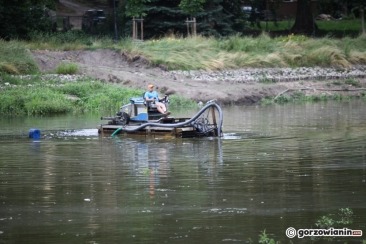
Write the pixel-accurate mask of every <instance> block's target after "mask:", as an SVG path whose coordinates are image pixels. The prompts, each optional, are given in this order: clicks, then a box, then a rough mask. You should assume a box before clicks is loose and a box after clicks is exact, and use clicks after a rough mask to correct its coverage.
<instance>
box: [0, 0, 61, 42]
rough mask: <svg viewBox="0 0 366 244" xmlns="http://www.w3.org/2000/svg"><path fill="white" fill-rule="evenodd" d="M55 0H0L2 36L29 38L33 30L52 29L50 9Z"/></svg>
mask: <svg viewBox="0 0 366 244" xmlns="http://www.w3.org/2000/svg"><path fill="white" fill-rule="evenodd" d="M54 4H55V2H54V1H53V0H0V38H4V39H10V38H27V37H29V34H30V32H32V31H35V30H37V31H50V30H51V29H52V28H51V27H52V22H51V19H50V18H49V17H48V15H49V12H48V9H49V8H52V9H54Z"/></svg>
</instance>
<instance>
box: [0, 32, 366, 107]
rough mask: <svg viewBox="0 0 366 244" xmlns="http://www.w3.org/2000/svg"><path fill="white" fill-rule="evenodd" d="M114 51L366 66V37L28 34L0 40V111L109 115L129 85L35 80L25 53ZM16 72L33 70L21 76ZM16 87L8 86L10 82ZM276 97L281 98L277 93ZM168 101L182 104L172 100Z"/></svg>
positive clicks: (196, 59)
mask: <svg viewBox="0 0 366 244" xmlns="http://www.w3.org/2000/svg"><path fill="white" fill-rule="evenodd" d="M103 48H108V49H114V50H119V51H120V52H123V53H124V54H126V55H127V56H129V57H130V58H131V59H134V58H135V57H137V56H143V57H144V58H145V59H146V60H148V62H150V63H151V64H152V65H160V66H164V67H166V68H167V69H171V70H174V69H180V70H196V69H205V70H220V69H237V68H243V67H303V66H307V67H313V66H323V67H329V66H333V67H340V68H347V67H350V66H352V65H366V51H365V50H366V36H359V37H357V38H349V37H345V38H342V39H334V38H330V37H324V38H309V37H306V36H301V35H288V36H283V37H277V38H270V37H269V36H268V35H266V34H263V35H261V36H259V37H240V36H232V37H228V38H225V39H217V38H208V37H201V36H198V37H194V38H177V37H167V38H162V39H159V40H149V41H144V42H133V41H131V40H130V39H123V40H120V41H118V42H114V41H113V40H112V39H110V38H95V37H90V36H86V35H84V34H83V33H81V32H67V33H56V34H52V35H45V34H36V35H34V36H33V38H32V41H28V42H25V41H18V40H13V41H9V42H6V41H3V40H0V87H1V92H0V113H1V114H53V113H67V112H84V111H104V112H109V113H111V114H112V113H114V112H115V111H116V110H118V107H119V106H120V105H121V103H122V102H123V103H126V102H128V101H123V99H128V98H129V97H131V96H134V95H141V91H136V90H129V89H126V88H123V87H121V86H113V85H107V84H103V83H100V82H98V81H91V80H79V81H77V82H69V83H64V84H60V83H59V81H54V80H52V79H51V80H47V81H43V80H42V79H41V78H39V77H40V71H39V69H38V67H37V65H36V63H35V61H34V60H33V59H32V55H31V53H30V51H29V50H35V49H41V50H83V49H88V50H93V49H103ZM54 72H56V73H59V74H70V73H72V74H75V73H77V72H78V67H77V65H76V64H72V63H67V64H62V66H60V67H57V68H56V69H55V71H54ZM21 74H33V75H35V76H33V78H32V79H22V78H20V77H17V76H10V75H21ZM15 85H16V86H15ZM281 99H282V100H288V99H287V98H286V99H284V98H282V97H281ZM175 101H176V104H181V103H187V101H186V100H185V99H183V98H179V97H176V98H175Z"/></svg>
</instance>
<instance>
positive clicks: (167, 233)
mask: <svg viewBox="0 0 366 244" xmlns="http://www.w3.org/2000/svg"><path fill="white" fill-rule="evenodd" d="M365 109H366V108H365V106H364V104H362V103H359V102H355V103H353V104H348V103H346V104H340V103H335V104H333V103H330V104H312V105H308V104H307V105H289V106H270V107H229V108H225V110H224V113H225V121H224V137H223V138H198V139H169V140H168V139H153V138H141V137H140V138H131V137H127V136H120V137H115V138H111V137H99V136H98V135H96V134H94V133H95V132H96V130H95V129H91V128H93V126H95V123H96V122H95V121H89V122H87V121H88V120H85V119H82V118H81V120H82V121H79V122H77V126H76V127H79V128H75V129H72V127H69V126H68V125H62V122H56V120H55V121H54V120H53V119H52V121H53V123H54V127H46V128H47V129H43V127H42V125H41V123H44V124H46V122H44V121H42V122H37V123H38V124H37V125H34V124H35V123H36V121H34V120H33V121H31V122H29V123H28V122H25V124H26V126H23V127H22V128H23V129H19V128H17V126H16V123H15V125H14V126H13V127H12V126H11V123H10V122H9V123H8V122H4V123H3V126H2V129H1V133H3V134H1V133H0V134H1V136H0V204H1V208H0V243H23V242H25V240H26V242H27V243H42V242H44V243H65V242H67V243H134V242H139V243H175V242H182V243H187V242H192V243H217V242H224V241H225V242H234V241H235V242H242V243H245V242H248V240H249V239H252V240H253V242H254V243H256V242H257V240H258V235H259V233H260V232H261V231H263V230H264V229H266V232H267V233H270V234H271V237H273V238H274V239H276V240H281V241H282V243H287V242H288V241H289V239H287V238H286V236H285V230H286V229H287V228H288V227H290V226H292V227H294V228H297V229H298V228H311V227H314V223H315V221H316V220H317V218H318V217H319V216H321V215H325V214H328V213H331V212H333V213H334V211H336V210H337V209H339V208H345V207H348V208H351V209H352V210H353V211H354V212H355V218H354V223H353V224H352V225H350V226H346V227H348V228H354V229H363V230H365V228H366V226H365V223H366V219H365V216H366V210H365V204H364V203H365V201H366V150H365V149H366V148H365V145H366V130H365V129H366V123H365V121H366V120H365V119H366V111H365ZM226 114H229V116H226ZM63 120H64V119H59V121H63ZM72 120H73V121H75V119H74V118H73V119H72ZM58 123H61V124H58ZM30 124H32V127H35V126H37V127H40V128H42V131H46V132H45V133H44V135H46V136H45V137H43V138H42V139H41V140H40V141H39V142H34V141H32V140H30V139H29V138H27V135H26V133H24V135H23V136H22V134H21V133H19V131H20V130H24V131H26V128H29V127H30V126H28V125H30ZM60 128H61V129H60ZM8 131H12V132H16V133H15V134H16V136H8V135H9V133H8ZM309 240H310V239H309V238H304V239H303V240H299V239H296V240H295V241H294V243H299V242H302V243H307V242H309ZM344 241H348V242H349V241H359V239H352V238H346V240H344Z"/></svg>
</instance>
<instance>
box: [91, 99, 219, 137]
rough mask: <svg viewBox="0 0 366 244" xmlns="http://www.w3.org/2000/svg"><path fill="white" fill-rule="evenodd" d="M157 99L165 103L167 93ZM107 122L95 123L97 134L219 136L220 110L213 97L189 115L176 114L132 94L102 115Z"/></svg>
mask: <svg viewBox="0 0 366 244" xmlns="http://www.w3.org/2000/svg"><path fill="white" fill-rule="evenodd" d="M160 102H164V103H165V104H166V106H168V104H169V97H168V96H165V97H164V99H162V100H161V101H160ZM101 119H102V120H108V123H106V124H101V125H99V127H98V132H99V133H100V134H112V136H114V135H117V134H128V135H140V136H151V137H160V136H161V137H177V138H189V137H220V136H222V124H223V112H222V110H221V107H220V106H219V105H218V104H217V103H216V102H215V101H214V100H212V101H209V102H207V103H206V104H205V105H204V106H203V107H202V108H201V109H200V110H199V111H198V112H197V113H196V114H195V115H194V116H192V117H191V118H175V117H172V116H166V115H164V114H161V113H159V112H158V111H157V108H156V106H155V104H154V103H147V102H146V101H145V99H144V98H143V97H134V98H131V99H130V103H129V104H126V105H122V106H121V107H120V110H119V111H118V112H117V113H116V115H115V116H112V117H101Z"/></svg>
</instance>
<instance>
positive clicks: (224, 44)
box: [0, 32, 366, 73]
mask: <svg viewBox="0 0 366 244" xmlns="http://www.w3.org/2000/svg"><path fill="white" fill-rule="evenodd" d="M0 44H1V46H2V48H1V49H0V64H2V66H0V67H3V68H0V69H2V70H3V71H4V70H5V71H6V68H4V66H6V65H8V66H9V65H10V66H13V67H14V68H13V69H9V70H8V72H9V73H24V72H25V73H28V72H34V69H35V68H34V63H33V62H32V60H30V58H29V55H27V52H26V51H24V50H27V49H42V50H81V49H103V48H109V49H114V50H120V51H121V52H124V53H125V54H127V55H129V56H130V57H131V58H134V57H136V56H143V57H145V58H146V59H147V60H148V61H149V62H150V63H151V64H153V65H162V66H165V67H166V68H167V69H170V70H174V69H180V70H196V69H204V70H219V69H237V68H243V67H304V66H305V67H313V66H323V67H330V66H333V67H334V66H335V67H341V68H347V67H350V66H352V65H357V64H362V65H365V64H366V51H365V50H366V36H365V35H361V36H358V37H356V38H350V37H345V38H341V39H335V38H330V37H323V38H309V37H306V36H302V35H288V36H282V37H276V38H271V37H269V36H268V35H266V34H262V35H260V36H259V37H240V36H231V37H228V38H225V39H217V38H208V37H201V36H198V37H195V38H177V37H169V38H168V37H167V38H162V39H159V40H149V41H144V42H133V41H131V40H130V39H123V40H120V41H118V42H113V40H112V39H110V38H94V37H90V36H86V35H84V34H82V33H81V32H68V33H57V34H53V35H45V34H39V35H35V36H34V38H33V40H32V41H31V42H20V41H11V42H3V41H1V43H0ZM10 51H11V52H12V53H16V54H17V55H16V56H14V59H10V60H9V57H8V58H7V57H6V56H9V55H6V54H8V53H9V52H10ZM21 57H26V59H24V58H23V59H22V58H21ZM20 60H25V61H24V62H21V61H20ZM24 64H26V65H27V66H28V67H27V68H24ZM22 67H23V68H22ZM12 70H18V71H14V72H13V71H12Z"/></svg>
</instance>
